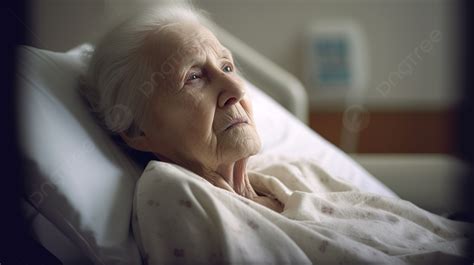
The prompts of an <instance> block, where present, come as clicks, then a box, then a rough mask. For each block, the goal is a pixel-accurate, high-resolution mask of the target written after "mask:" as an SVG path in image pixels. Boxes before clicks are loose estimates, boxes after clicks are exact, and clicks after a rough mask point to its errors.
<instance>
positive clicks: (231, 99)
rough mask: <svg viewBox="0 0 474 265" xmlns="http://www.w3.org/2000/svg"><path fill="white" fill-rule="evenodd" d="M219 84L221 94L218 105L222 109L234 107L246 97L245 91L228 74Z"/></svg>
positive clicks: (224, 75) (222, 77)
mask: <svg viewBox="0 0 474 265" xmlns="http://www.w3.org/2000/svg"><path fill="white" fill-rule="evenodd" d="M220 79H221V80H220V82H219V86H220V90H221V92H220V94H219V99H218V101H219V102H218V105H219V107H220V108H225V107H228V106H232V105H234V104H236V103H237V102H239V101H240V100H241V99H242V98H243V97H244V96H245V90H244V88H243V86H242V85H240V84H239V83H238V82H237V81H236V80H234V79H233V78H232V77H230V76H228V75H227V74H223V76H221V78H220Z"/></svg>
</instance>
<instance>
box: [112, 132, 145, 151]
mask: <svg viewBox="0 0 474 265" xmlns="http://www.w3.org/2000/svg"><path fill="white" fill-rule="evenodd" d="M119 135H120V137H121V138H122V140H123V141H124V142H125V143H126V144H127V145H128V146H130V147H131V148H133V149H135V150H138V151H142V152H150V151H151V148H150V147H151V146H150V141H149V140H148V138H147V137H146V135H145V134H144V133H143V132H142V133H140V135H137V136H129V135H128V134H127V133H126V132H121V133H119Z"/></svg>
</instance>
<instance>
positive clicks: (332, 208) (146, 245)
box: [132, 155, 473, 264]
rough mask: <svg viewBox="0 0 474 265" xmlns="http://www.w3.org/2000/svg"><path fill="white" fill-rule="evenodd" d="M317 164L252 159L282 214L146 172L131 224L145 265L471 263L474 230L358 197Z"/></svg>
mask: <svg viewBox="0 0 474 265" xmlns="http://www.w3.org/2000/svg"><path fill="white" fill-rule="evenodd" d="M318 164H319V163H318V162H317V161H316V160H314V159H312V158H311V157H307V158H301V157H300V158H290V157H283V156H275V155H271V156H270V155H258V156H256V157H253V159H252V162H251V163H250V164H249V178H250V181H251V183H252V185H253V186H254V188H255V189H256V190H257V191H260V192H264V193H270V194H272V195H274V196H276V197H277V198H278V199H279V200H280V201H281V202H283V203H284V204H285V208H284V211H283V212H282V213H281V214H280V213H277V212H274V211H272V210H270V209H267V208H266V207H264V206H261V205H260V204H257V203H255V202H253V201H251V200H248V199H245V198H243V197H240V196H238V195H236V194H232V193H230V192H228V191H225V190H223V189H220V188H217V187H214V186H213V185H212V184H210V183H208V182H207V181H206V180H204V179H203V178H201V177H200V176H198V175H196V174H194V173H192V172H190V171H188V170H186V169H184V168H182V167H179V166H176V165H173V164H168V163H164V162H157V161H152V162H150V163H149V164H148V166H147V168H146V169H145V171H144V173H143V175H142V176H141V178H140V179H139V181H138V183H137V186H136V191H135V198H134V206H133V208H134V210H133V220H132V223H133V229H134V234H135V238H136V240H137V243H138V245H139V248H140V251H141V252H142V257H143V259H144V262H145V264H223V263H231V264H249V263H250V264H256V263H258V264H262V263H266V264H368V263H373V264H459V263H460V262H466V261H467V259H466V255H467V254H466V253H464V252H463V250H464V247H465V244H466V243H467V238H468V237H469V236H472V235H469V234H468V232H467V231H468V229H472V226H471V225H469V224H466V223H461V222H454V221H451V220H448V219H445V218H443V217H440V216H436V215H433V214H431V213H429V212H427V211H424V210H422V209H420V208H418V207H416V206H415V205H413V204H412V203H410V202H407V201H403V200H401V199H398V198H392V197H385V196H381V195H378V194H375V193H368V192H365V191H364V192H363V191H360V190H358V189H357V187H356V186H354V185H351V184H350V183H349V182H346V181H344V180H342V179H341V178H338V177H337V176H335V175H332V174H330V173H328V172H327V171H326V170H324V169H323V168H322V167H320V166H318ZM471 231H472V230H471ZM472 258H473V257H472V256H471V257H470V258H468V259H472Z"/></svg>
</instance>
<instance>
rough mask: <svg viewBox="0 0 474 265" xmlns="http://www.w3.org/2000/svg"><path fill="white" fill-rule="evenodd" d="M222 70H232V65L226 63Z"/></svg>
mask: <svg viewBox="0 0 474 265" xmlns="http://www.w3.org/2000/svg"><path fill="white" fill-rule="evenodd" d="M222 70H224V72H232V66H230V65H226V66H224V68H223V69H222Z"/></svg>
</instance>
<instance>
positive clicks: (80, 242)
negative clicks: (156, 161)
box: [18, 22, 464, 264]
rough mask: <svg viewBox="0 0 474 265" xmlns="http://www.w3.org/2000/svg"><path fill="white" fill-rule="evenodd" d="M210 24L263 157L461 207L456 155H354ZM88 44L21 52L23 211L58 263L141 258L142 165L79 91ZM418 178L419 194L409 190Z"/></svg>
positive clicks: (271, 68)
mask: <svg viewBox="0 0 474 265" xmlns="http://www.w3.org/2000/svg"><path fill="white" fill-rule="evenodd" d="M209 25H211V27H212V28H213V29H214V31H215V32H216V33H217V36H218V37H219V38H220V39H221V41H222V42H223V44H224V45H225V46H227V47H228V48H229V49H230V50H231V51H232V52H233V53H234V56H235V57H236V60H237V63H238V65H239V67H240V68H241V70H242V72H243V73H244V75H245V78H246V80H247V82H246V84H247V87H248V89H249V93H250V94H251V97H252V101H253V105H254V112H255V119H256V123H257V126H258V132H259V134H260V136H261V138H262V142H263V146H262V151H261V153H273V154H294V155H302V156H312V157H314V158H316V159H318V161H319V162H320V165H321V167H323V168H324V169H325V170H327V171H328V172H331V173H333V174H337V175H338V176H340V177H341V178H343V179H345V180H346V181H349V182H351V183H352V184H354V185H356V186H357V187H359V188H360V189H362V190H366V191H368V192H373V193H378V194H382V195H385V196H392V197H397V196H400V197H401V198H404V199H409V200H411V201H412V202H413V203H415V204H417V205H418V206H420V207H422V208H425V209H428V210H431V211H434V212H437V213H447V212H449V211H453V209H456V207H459V205H460V202H459V201H456V200H455V199H453V198H456V196H454V194H455V192H456V191H457V188H458V187H457V186H456V183H458V182H456V181H453V178H460V177H461V176H462V175H463V170H464V166H463V164H462V163H461V162H460V161H459V160H457V159H455V158H453V157H449V156H441V155H438V156H436V155H433V156H424V155H420V156H410V157H407V156H403V155H398V156H387V155H376V156H367V155H365V156H364V155H355V156H353V157H352V158H351V157H350V156H348V155H347V154H345V153H343V152H342V151H340V150H339V149H338V148H337V147H335V146H333V145H332V144H331V143H329V142H327V141H326V140H325V139H323V138H322V137H320V136H319V135H318V134H317V133H315V132H314V131H312V130H310V129H309V128H308V127H307V126H306V124H305V123H306V121H307V114H308V100H307V96H306V92H305V89H304V87H303V86H302V85H301V83H300V82H299V81H298V80H297V79H296V78H294V77H293V76H292V75H291V74H289V73H287V72H286V71H284V70H283V69H281V68H280V67H279V66H277V65H275V64H274V63H272V62H271V61H269V60H267V59H266V58H264V57H263V56H262V55H260V54H259V53H258V52H256V51H255V50H253V49H251V48H250V47H248V46H247V45H245V44H244V43H242V42H241V41H239V40H238V39H237V38H235V37H233V36H232V35H231V34H229V33H228V32H226V31H225V30H223V29H222V28H220V27H218V26H217V25H215V24H213V23H212V22H209ZM92 49H93V46H92V45H89V44H83V45H79V46H77V47H76V48H73V49H71V50H70V51H68V52H65V53H60V52H52V51H47V50H41V49H36V48H33V47H27V46H23V47H20V48H19V53H20V55H21V57H20V60H19V66H18V78H19V84H20V87H19V88H20V91H19V99H20V101H19V110H18V111H19V119H20V132H21V136H20V139H21V151H22V155H23V157H24V161H23V162H24V168H25V170H26V173H27V176H26V185H25V186H26V187H25V195H24V201H23V205H24V212H25V217H26V218H27V220H28V223H29V225H30V227H31V230H32V234H33V235H34V237H35V238H36V239H37V240H38V241H39V242H40V243H41V244H42V245H43V246H44V247H45V248H46V249H48V250H49V251H50V252H51V253H52V254H54V255H55V256H56V257H58V258H59V259H60V260H61V261H62V262H63V263H64V264H141V258H140V255H139V253H138V249H137V246H136V242H135V239H134V238H133V235H132V233H131V228H130V214H131V206H132V203H131V201H132V198H133V191H134V184H135V182H136V180H137V179H138V178H139V176H140V173H141V170H142V168H141V167H140V165H138V164H137V163H136V162H135V161H134V160H133V159H132V158H131V157H130V156H129V155H128V154H127V153H126V152H124V150H123V148H121V147H120V146H118V145H117V143H116V142H114V141H113V140H112V138H111V137H110V136H109V135H108V134H107V133H106V132H105V131H104V130H103V129H102V128H101V127H100V126H99V125H97V123H96V121H95V120H94V118H93V117H92V115H91V114H90V113H89V111H88V109H87V107H86V105H85V103H84V102H83V101H82V100H81V98H80V96H79V94H78V92H77V87H78V84H79V83H78V82H79V81H78V80H79V76H80V74H81V73H82V72H83V71H84V69H85V68H86V67H87V60H88V56H89V55H90V53H91V51H92ZM359 163H360V164H359ZM361 165H363V166H364V167H366V168H367V169H368V171H367V170H366V169H364V167H362V166H361ZM369 171H370V172H371V173H373V174H371V173H369ZM374 176H375V177H374ZM414 183H416V186H417V187H418V188H419V187H420V186H422V188H423V190H422V192H420V189H418V188H417V189H415V190H414V189H413V187H414Z"/></svg>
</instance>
